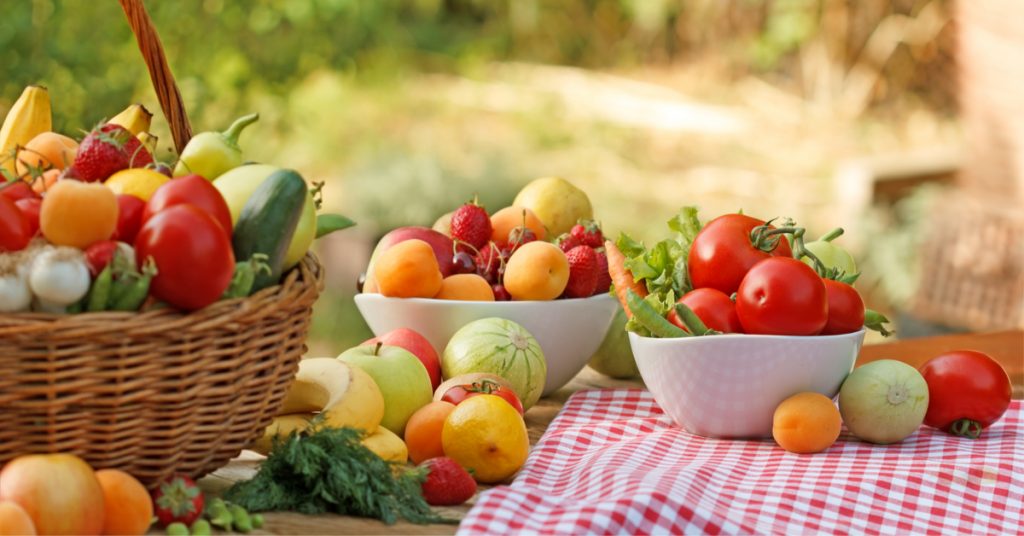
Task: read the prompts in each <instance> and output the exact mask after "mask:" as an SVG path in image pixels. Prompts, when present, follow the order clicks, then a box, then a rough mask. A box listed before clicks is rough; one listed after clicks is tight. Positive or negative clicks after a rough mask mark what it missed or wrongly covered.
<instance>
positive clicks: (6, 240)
mask: <svg viewBox="0 0 1024 536" xmlns="http://www.w3.org/2000/svg"><path fill="white" fill-rule="evenodd" d="M30 240H32V227H31V225H30V224H29V222H28V218H26V217H25V214H24V213H22V211H21V209H20V208H18V205H16V204H15V203H14V201H11V200H10V199H8V198H6V197H4V196H2V195H0V252H4V251H21V250H23V249H25V246H27V245H28V243H29V241H30Z"/></svg>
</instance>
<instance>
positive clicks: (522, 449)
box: [441, 395, 530, 484]
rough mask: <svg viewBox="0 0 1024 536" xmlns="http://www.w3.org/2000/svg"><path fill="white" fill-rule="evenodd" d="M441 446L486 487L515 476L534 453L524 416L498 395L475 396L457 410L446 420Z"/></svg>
mask: <svg viewBox="0 0 1024 536" xmlns="http://www.w3.org/2000/svg"><path fill="white" fill-rule="evenodd" d="M441 443H442V445H443V446H444V453H445V456H448V457H449V458H451V459H453V460H455V461H456V462H458V463H459V465H461V466H463V467H465V468H466V469H468V470H470V471H471V472H472V474H473V478H474V479H476V481H477V482H482V483H484V484H493V483H496V482H501V481H503V480H505V479H507V478H508V477H510V476H512V475H513V474H515V472H516V471H518V470H519V468H520V467H522V465H523V463H524V462H525V461H526V456H527V455H528V454H529V452H530V439H529V436H528V435H527V433H526V423H525V422H523V418H522V416H521V415H519V413H518V412H516V410H515V409H513V408H512V406H511V405H509V404H508V403H507V402H505V401H504V400H502V399H501V398H499V397H497V396H494V395H481V396H475V397H473V398H470V399H468V400H466V401H465V402H463V403H462V404H459V405H458V406H455V409H454V410H452V412H451V414H450V415H448V418H447V419H445V422H444V429H443V430H442V432H441Z"/></svg>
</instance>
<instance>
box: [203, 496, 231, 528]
mask: <svg viewBox="0 0 1024 536" xmlns="http://www.w3.org/2000/svg"><path fill="white" fill-rule="evenodd" d="M206 517H207V518H208V519H209V520H210V523H211V524H212V525H213V526H215V527H217V528H219V529H221V530H231V522H232V521H233V520H234V517H233V516H232V515H231V512H230V511H229V510H228V505H227V504H226V503H225V502H224V501H223V500H221V499H220V498H219V497H218V498H214V499H212V500H211V501H210V503H209V504H207V505H206Z"/></svg>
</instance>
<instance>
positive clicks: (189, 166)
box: [174, 114, 260, 181]
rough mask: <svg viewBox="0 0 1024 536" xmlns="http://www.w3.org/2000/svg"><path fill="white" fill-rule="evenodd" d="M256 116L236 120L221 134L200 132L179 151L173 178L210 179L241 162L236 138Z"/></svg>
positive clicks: (239, 148)
mask: <svg viewBox="0 0 1024 536" xmlns="http://www.w3.org/2000/svg"><path fill="white" fill-rule="evenodd" d="M259 118H260V116H259V114H249V115H245V116H242V117H239V118H238V119H236V120H235V122H234V123H232V124H231V126H229V127H228V129H227V130H225V131H224V132H200V133H199V134H196V135H195V136H193V137H192V139H191V140H189V142H188V144H187V145H185V148H184V149H182V150H181V156H180V157H179V158H178V164H177V165H175V166H174V176H175V177H181V176H184V175H189V174H192V173H196V174H199V175H202V176H203V177H206V179H207V180H211V181H212V180H214V179H216V178H217V177H220V176H221V175H223V174H224V173H226V172H228V171H230V170H232V169H235V168H237V167H239V166H241V165H242V163H244V162H245V159H244V158H243V157H242V148H241V147H239V146H238V137H239V136H240V135H241V134H242V131H243V130H245V128H246V127H248V126H249V125H251V124H253V123H255V122H256V121H257V120H259Z"/></svg>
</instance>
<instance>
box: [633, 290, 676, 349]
mask: <svg viewBox="0 0 1024 536" xmlns="http://www.w3.org/2000/svg"><path fill="white" fill-rule="evenodd" d="M626 304H627V305H629V310H630V311H631V312H632V313H633V318H635V319H637V321H638V322H640V324H641V325H643V326H644V327H645V328H647V329H648V330H650V332H651V335H654V336H655V337H666V338H670V337H689V336H690V334H689V333H687V332H686V331H684V330H682V329H680V328H679V327H678V326H676V325H675V324H673V323H671V322H669V321H668V320H666V319H665V317H663V316H661V315H660V314H658V311H657V310H655V309H654V307H652V306H651V304H649V303H647V302H646V301H644V299H643V298H641V297H640V296H638V295H637V294H636V293H635V292H633V291H632V290H629V291H627V292H626Z"/></svg>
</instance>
